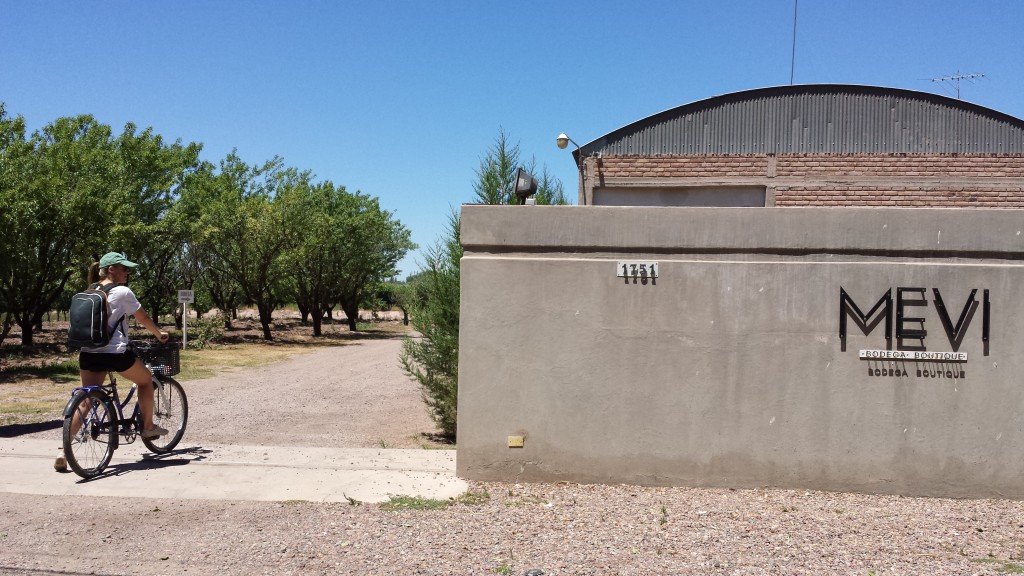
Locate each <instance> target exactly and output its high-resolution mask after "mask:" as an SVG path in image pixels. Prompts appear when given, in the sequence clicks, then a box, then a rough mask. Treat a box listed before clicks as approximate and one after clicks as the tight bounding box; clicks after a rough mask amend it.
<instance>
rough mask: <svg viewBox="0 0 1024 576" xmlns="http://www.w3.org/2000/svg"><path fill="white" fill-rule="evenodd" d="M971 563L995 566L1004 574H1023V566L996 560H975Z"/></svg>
mask: <svg viewBox="0 0 1024 576" xmlns="http://www.w3.org/2000/svg"><path fill="white" fill-rule="evenodd" d="M971 562H974V563H975V564H996V565H997V566H996V569H997V570H999V571H1000V572H1003V573H1004V574H1024V565H1021V564H1017V563H1015V562H1009V561H1006V560H1000V559H998V558H975V559H973V560H971Z"/></svg>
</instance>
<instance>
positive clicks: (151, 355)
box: [132, 342, 181, 376]
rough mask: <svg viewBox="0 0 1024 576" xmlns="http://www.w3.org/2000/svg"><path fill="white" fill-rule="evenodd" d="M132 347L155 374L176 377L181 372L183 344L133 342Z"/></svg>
mask: <svg viewBox="0 0 1024 576" xmlns="http://www.w3.org/2000/svg"><path fill="white" fill-rule="evenodd" d="M132 346H133V347H134V348H135V355H136V356H138V357H139V359H140V360H142V362H143V363H144V364H146V366H148V367H149V369H150V370H152V371H153V373H154V374H158V375H160V376H174V375H175V374H177V373H178V372H180V371H181V342H166V343H160V342H133V343H132Z"/></svg>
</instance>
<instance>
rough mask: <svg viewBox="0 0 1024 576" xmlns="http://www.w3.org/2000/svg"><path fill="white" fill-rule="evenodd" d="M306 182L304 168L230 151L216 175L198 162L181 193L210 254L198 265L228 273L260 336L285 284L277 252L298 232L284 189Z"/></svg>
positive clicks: (266, 333)
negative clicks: (251, 309) (250, 307)
mask: <svg viewBox="0 0 1024 576" xmlns="http://www.w3.org/2000/svg"><path fill="white" fill-rule="evenodd" d="M308 181H309V174H308V173H303V172H298V171H296V170H294V169H284V168H282V163H281V160H280V159H279V158H274V159H273V160H270V161H269V162H266V163H265V164H263V165H260V166H249V165H248V164H246V163H245V162H243V161H242V159H241V158H239V157H238V156H237V154H235V153H234V152H232V153H231V154H228V156H227V157H226V158H225V159H224V160H222V161H221V163H220V170H219V172H217V173H216V174H215V173H214V172H213V171H212V170H211V169H210V167H209V166H205V165H204V166H203V167H201V169H200V170H199V171H198V172H197V173H196V175H195V177H194V178H192V179H191V181H190V182H189V186H187V187H186V188H185V191H184V194H183V198H182V200H183V202H185V206H184V208H183V209H184V210H185V211H186V213H191V214H194V215H196V216H197V226H196V228H195V230H194V234H195V239H196V242H197V244H198V245H199V246H200V247H201V249H200V253H202V254H208V255H209V256H210V258H209V259H208V260H207V261H206V262H204V265H206V266H208V267H210V268H212V269H215V270H216V272H215V273H216V274H220V275H223V276H227V277H230V278H231V279H232V280H233V281H234V282H235V283H237V286H238V288H239V289H240V290H241V292H242V294H243V295H244V297H245V300H246V301H248V302H252V303H253V304H255V305H256V309H257V311H258V312H259V319H260V325H261V327H262V329H263V338H264V339H266V340H272V339H273V334H272V333H271V331H270V323H271V316H272V314H273V311H274V309H275V308H277V307H278V306H279V305H280V304H281V302H282V299H283V297H284V292H285V289H286V288H285V286H286V281H287V269H286V266H285V260H284V257H283V254H284V253H285V252H286V251H287V250H288V249H290V248H291V247H292V246H293V245H294V243H295V241H296V236H297V235H298V233H299V227H298V224H299V222H298V221H297V220H296V218H295V216H296V210H294V209H292V206H291V203H292V194H290V192H291V191H292V190H293V189H294V188H296V187H299V186H304V185H308Z"/></svg>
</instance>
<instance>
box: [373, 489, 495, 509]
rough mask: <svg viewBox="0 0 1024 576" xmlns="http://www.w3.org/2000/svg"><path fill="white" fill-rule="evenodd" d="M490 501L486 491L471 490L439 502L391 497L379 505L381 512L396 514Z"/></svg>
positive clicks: (410, 497)
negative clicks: (405, 511)
mask: <svg viewBox="0 0 1024 576" xmlns="http://www.w3.org/2000/svg"><path fill="white" fill-rule="evenodd" d="M490 499H491V495H490V494H489V493H488V492H487V491H486V490H483V491H480V492H474V491H472V490H470V491H468V492H465V493H463V494H462V495H460V496H458V497H456V498H449V499H447V500H439V499H437V498H421V497H419V496H392V497H391V498H390V499H388V501H387V502H385V503H383V504H381V505H380V507H381V509H382V510H387V511H388V512H398V511H401V510H444V509H446V508H448V507H450V506H455V505H457V504H465V505H467V506H474V505H478V504H483V503H484V502H487V501H488V500H490Z"/></svg>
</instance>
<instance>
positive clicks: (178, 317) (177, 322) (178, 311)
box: [174, 304, 185, 330]
mask: <svg viewBox="0 0 1024 576" xmlns="http://www.w3.org/2000/svg"><path fill="white" fill-rule="evenodd" d="M184 310H185V306H184V305H183V304H178V306H177V307H176V308H175V309H174V327H175V328H177V329H178V330H181V326H182V314H184Z"/></svg>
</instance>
